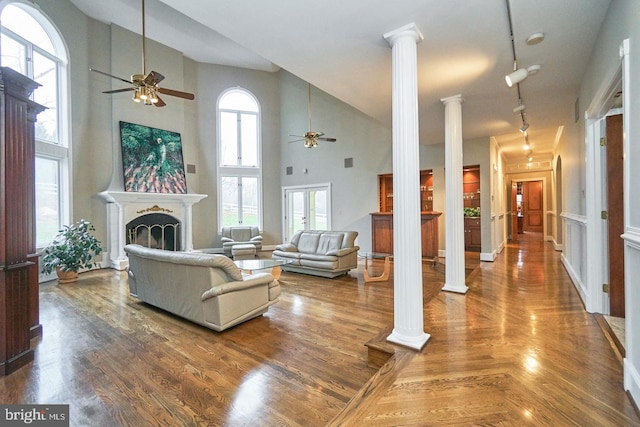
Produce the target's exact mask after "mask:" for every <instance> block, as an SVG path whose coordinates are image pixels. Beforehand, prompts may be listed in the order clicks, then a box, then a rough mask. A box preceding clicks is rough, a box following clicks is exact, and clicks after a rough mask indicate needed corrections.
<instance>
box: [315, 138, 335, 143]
mask: <svg viewBox="0 0 640 427" xmlns="http://www.w3.org/2000/svg"><path fill="white" fill-rule="evenodd" d="M316 139H317V140H318V141H327V142H336V141H337V139H335V138H316Z"/></svg>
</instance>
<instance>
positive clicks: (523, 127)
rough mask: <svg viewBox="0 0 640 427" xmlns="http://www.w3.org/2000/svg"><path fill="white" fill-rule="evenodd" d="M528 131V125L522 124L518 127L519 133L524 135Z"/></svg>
mask: <svg viewBox="0 0 640 427" xmlns="http://www.w3.org/2000/svg"><path fill="white" fill-rule="evenodd" d="M527 129H529V123H527V122H522V126H520V132H522V133H525V132H526V131H527Z"/></svg>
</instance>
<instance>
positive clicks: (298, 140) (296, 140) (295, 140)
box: [289, 135, 305, 144]
mask: <svg viewBox="0 0 640 427" xmlns="http://www.w3.org/2000/svg"><path fill="white" fill-rule="evenodd" d="M292 136H295V135H292ZM304 140H305V138H302V139H294V140H293V141H289V144H291V143H294V142H300V141H304Z"/></svg>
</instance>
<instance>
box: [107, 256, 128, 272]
mask: <svg viewBox="0 0 640 427" xmlns="http://www.w3.org/2000/svg"><path fill="white" fill-rule="evenodd" d="M127 267H129V258H125V259H112V260H110V261H109V268H113V269H114V270H119V271H123V270H126V269H127Z"/></svg>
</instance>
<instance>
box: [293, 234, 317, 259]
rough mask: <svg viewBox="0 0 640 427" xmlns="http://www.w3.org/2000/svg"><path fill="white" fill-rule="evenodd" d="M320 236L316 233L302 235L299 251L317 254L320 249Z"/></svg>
mask: <svg viewBox="0 0 640 427" xmlns="http://www.w3.org/2000/svg"><path fill="white" fill-rule="evenodd" d="M319 240H320V235H319V234H316V233H302V235H301V236H300V240H299V241H298V251H299V252H301V253H305V254H315V253H316V250H317V249H318V241H319Z"/></svg>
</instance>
